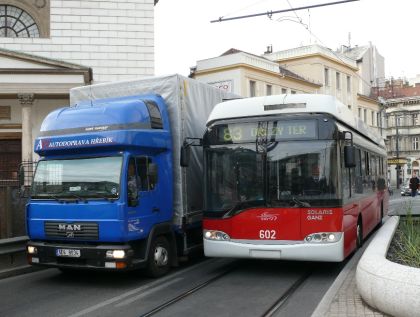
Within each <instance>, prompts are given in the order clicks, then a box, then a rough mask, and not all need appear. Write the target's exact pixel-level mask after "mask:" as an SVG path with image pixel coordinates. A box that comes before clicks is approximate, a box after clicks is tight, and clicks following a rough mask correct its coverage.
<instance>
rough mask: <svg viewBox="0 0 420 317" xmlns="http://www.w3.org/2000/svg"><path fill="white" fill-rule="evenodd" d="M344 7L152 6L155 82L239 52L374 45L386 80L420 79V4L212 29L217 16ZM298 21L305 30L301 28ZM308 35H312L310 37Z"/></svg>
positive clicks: (251, 1)
mask: <svg viewBox="0 0 420 317" xmlns="http://www.w3.org/2000/svg"><path fill="white" fill-rule="evenodd" d="M336 1H339V0H160V1H159V3H158V4H157V5H156V7H155V65H156V66H155V69H156V75H166V74H172V73H180V74H183V75H188V74H189V68H190V67H191V66H194V65H196V61H197V60H201V59H207V58H212V57H216V56H219V55H221V54H222V53H224V52H225V51H227V50H228V49H230V48H236V49H239V50H243V51H246V52H249V53H253V54H257V55H260V54H262V53H264V51H265V50H266V47H267V46H268V45H270V44H271V45H273V51H280V50H285V49H289V48H294V47H299V46H302V45H309V44H314V43H318V44H321V45H323V46H326V47H328V48H331V49H334V50H335V49H337V48H339V47H340V46H341V45H348V43H349V34H350V43H351V45H352V46H355V45H359V46H363V45H368V44H369V42H372V44H373V45H375V46H376V47H377V49H378V51H379V53H380V54H381V55H382V56H383V57H384V58H385V75H386V77H390V76H393V77H394V78H398V77H407V78H411V77H415V76H416V74H420V63H419V62H418V61H419V58H420V35H419V34H418V32H419V29H420V28H419V21H420V1H419V0H399V1H391V0H360V1H355V2H349V3H344V4H338V5H333V6H327V7H320V8H314V9H310V10H302V11H295V12H288V13H282V14H274V15H273V16H272V17H271V19H270V18H268V17H267V16H262V17H255V18H248V19H242V20H234V21H227V22H220V23H210V21H211V20H216V19H218V18H219V17H222V16H223V17H234V16H240V15H247V14H254V13H261V12H267V11H277V10H284V9H290V8H291V6H292V7H294V8H297V7H303V6H308V5H315V4H321V3H329V2H336ZM299 19H300V21H301V23H300V22H299ZM307 29H309V30H310V31H311V33H312V35H311V33H310V32H308V30H307Z"/></svg>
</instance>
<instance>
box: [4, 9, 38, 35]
mask: <svg viewBox="0 0 420 317" xmlns="http://www.w3.org/2000/svg"><path fill="white" fill-rule="evenodd" d="M0 37H39V29H38V25H36V23H35V21H34V19H33V18H32V17H31V16H30V15H29V14H28V13H26V12H25V11H23V10H22V9H19V8H17V7H14V6H10V5H0Z"/></svg>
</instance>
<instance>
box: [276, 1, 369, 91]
mask: <svg viewBox="0 0 420 317" xmlns="http://www.w3.org/2000/svg"><path fill="white" fill-rule="evenodd" d="M286 1H287V3H288V4H289V6H290V8H291V9H292V10H293V12H294V14H295V16H296V17H297V19H298V21H294V20H290V19H283V20H282V18H279V19H276V20H273V19H271V18H270V20H272V21H275V22H282V21H291V22H296V23H298V24H300V25H302V26H303V27H304V28H305V29H306V30H307V31H308V32H309V34H310V35H311V36H313V37H314V38H315V39H316V40H317V41H318V42H319V43H321V44H322V46H324V47H327V45H326V44H325V43H324V42H323V41H322V40H321V39H320V38H319V37H318V36H316V34H314V33H313V32H312V31H311V30H310V28H309V26H308V24H305V23H303V22H302V21H303V19H302V18H301V17H299V15H298V14H297V13H296V11H295V10H294V8H293V6H292V4H291V3H290V1H289V0H286ZM309 10H310V9H308V11H309ZM330 51H331V53H333V54H334V56H335V57H337V59H339V60H340V61H341V62H342V63H344V64H346V62H345V61H344V60H343V59H342V58H341V57H340V55H338V54H337V52H335V51H333V50H331V49H330ZM355 74H356V76H357V77H358V78H359V79H360V80H362V81H363V82H364V83H365V84H366V85H368V86H369V87H370V88H372V87H373V86H372V84H371V83H369V82H367V81H366V80H365V79H364V78H363V77H362V76H360V75H359V74H358V73H357V72H355Z"/></svg>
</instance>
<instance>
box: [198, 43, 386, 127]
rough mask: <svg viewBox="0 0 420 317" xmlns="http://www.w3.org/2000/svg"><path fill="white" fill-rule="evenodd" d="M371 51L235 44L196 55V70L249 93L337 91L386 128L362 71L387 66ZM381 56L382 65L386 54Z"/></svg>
mask: <svg viewBox="0 0 420 317" xmlns="http://www.w3.org/2000/svg"><path fill="white" fill-rule="evenodd" d="M372 50H373V49H372ZM367 52H369V50H363V51H358V54H356V53H355V52H353V54H352V56H357V58H358V59H357V60H356V59H353V58H350V57H348V56H346V55H344V54H341V53H337V52H333V51H332V50H330V49H328V48H325V47H323V46H320V45H317V44H315V45H310V46H303V47H298V48H293V49H289V50H284V51H278V52H271V51H270V50H268V52H266V53H265V54H264V55H263V56H257V55H253V54H250V53H245V52H241V51H238V50H233V49H231V50H229V51H228V52H226V53H225V54H223V55H222V56H219V57H216V58H210V59H206V60H200V61H197V64H196V67H195V68H194V69H193V71H192V74H191V76H192V77H194V78H196V79H198V80H201V81H204V82H206V83H209V84H213V85H216V86H219V87H223V88H224V89H228V90H229V91H232V92H234V93H236V94H239V95H241V96H244V97H250V96H263V95H269V94H282V93H320V94H327V95H333V96H335V97H336V98H337V99H338V100H340V101H341V102H343V103H344V104H345V105H347V106H348V108H349V109H351V110H352V111H353V113H354V114H355V115H356V116H358V117H359V118H360V119H361V120H363V121H364V122H365V123H367V124H368V125H369V126H371V127H372V128H374V129H376V130H377V131H378V132H379V133H383V132H384V130H383V127H384V110H383V109H382V107H381V105H380V104H379V103H378V102H377V100H376V99H374V98H371V97H370V93H367V91H365V90H364V88H363V87H364V85H362V84H361V83H360V82H361V81H362V80H363V82H365V81H366V80H365V79H362V77H361V74H364V73H365V72H367V73H369V72H368V71H367V70H368V69H383V67H382V66H381V67H380V66H375V67H373V66H372V65H371V62H372V61H374V59H370V58H366V57H365V55H366V56H369V54H368V53H367ZM376 60H378V61H379V64H382V65H383V59H382V60H381V59H380V58H377V59H376ZM368 61H369V64H366V63H367V62H368ZM372 74H373V73H372ZM378 74H381V72H378ZM366 78H368V77H367V75H366ZM370 78H374V76H373V75H372V77H369V79H368V81H369V82H370ZM364 92H365V93H366V94H365V93H364Z"/></svg>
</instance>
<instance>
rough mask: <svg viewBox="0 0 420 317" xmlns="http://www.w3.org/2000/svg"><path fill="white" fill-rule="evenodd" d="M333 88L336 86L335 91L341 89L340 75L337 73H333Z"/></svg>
mask: <svg viewBox="0 0 420 317" xmlns="http://www.w3.org/2000/svg"><path fill="white" fill-rule="evenodd" d="M335 86H336V88H337V90H340V89H341V83H340V73H339V72H336V73H335Z"/></svg>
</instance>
